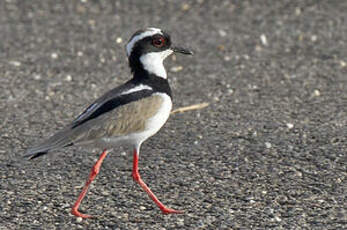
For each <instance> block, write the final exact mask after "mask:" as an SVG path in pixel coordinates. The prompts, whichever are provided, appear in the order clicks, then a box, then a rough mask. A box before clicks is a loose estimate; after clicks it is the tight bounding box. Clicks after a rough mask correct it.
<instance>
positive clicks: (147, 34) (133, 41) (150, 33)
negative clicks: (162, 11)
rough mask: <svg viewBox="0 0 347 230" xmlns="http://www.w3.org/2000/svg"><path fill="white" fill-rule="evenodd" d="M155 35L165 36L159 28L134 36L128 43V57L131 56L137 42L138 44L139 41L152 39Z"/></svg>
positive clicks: (149, 29)
mask: <svg viewBox="0 0 347 230" xmlns="http://www.w3.org/2000/svg"><path fill="white" fill-rule="evenodd" d="M154 34H163V33H162V32H161V30H160V29H157V28H147V29H146V31H144V32H143V33H141V34H139V35H136V36H134V37H133V38H132V39H131V40H130V41H129V42H128V44H127V47H126V48H127V55H128V57H129V56H130V54H131V51H132V50H133V48H134V45H135V44H136V42H138V41H139V40H141V39H143V38H145V37H151V36H153V35H154Z"/></svg>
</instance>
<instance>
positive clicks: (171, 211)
mask: <svg viewBox="0 0 347 230" xmlns="http://www.w3.org/2000/svg"><path fill="white" fill-rule="evenodd" d="M160 210H161V211H162V212H163V214H166V215H167V214H182V213H184V211H181V210H175V209H172V208H167V207H163V208H161V209H160Z"/></svg>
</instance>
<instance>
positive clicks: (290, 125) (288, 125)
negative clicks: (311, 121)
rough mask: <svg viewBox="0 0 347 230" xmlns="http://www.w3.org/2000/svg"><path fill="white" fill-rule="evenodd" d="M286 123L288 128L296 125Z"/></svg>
mask: <svg viewBox="0 0 347 230" xmlns="http://www.w3.org/2000/svg"><path fill="white" fill-rule="evenodd" d="M286 125H287V127H288V129H292V128H293V127H294V125H293V124H292V123H287V124H286Z"/></svg>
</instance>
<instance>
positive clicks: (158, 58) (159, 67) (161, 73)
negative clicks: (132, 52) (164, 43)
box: [140, 49, 173, 79]
mask: <svg viewBox="0 0 347 230" xmlns="http://www.w3.org/2000/svg"><path fill="white" fill-rule="evenodd" d="M172 53H173V51H172V50H171V49H168V50H164V51H162V52H152V53H147V54H144V55H142V56H141V57H140V62H141V63H142V65H143V68H144V69H145V70H147V71H148V72H149V73H153V74H155V75H157V76H158V77H162V78H164V79H166V78H167V73H166V70H165V67H164V64H163V61H164V59H165V58H167V57H168V56H170V55H171V54H172Z"/></svg>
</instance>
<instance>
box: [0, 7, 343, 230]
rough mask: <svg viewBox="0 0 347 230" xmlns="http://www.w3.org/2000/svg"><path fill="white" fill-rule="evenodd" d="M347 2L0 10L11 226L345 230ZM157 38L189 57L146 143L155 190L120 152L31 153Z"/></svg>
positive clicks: (1, 213) (0, 105)
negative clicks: (139, 45)
mask: <svg viewBox="0 0 347 230" xmlns="http://www.w3.org/2000/svg"><path fill="white" fill-rule="evenodd" d="M346 12H347V2H346V1H340V0H331V1H318V0H303V1H293V0H281V1H275V0H273V1H270V0H268V1H263V0H262V1H250V0H249V1H246V0H245V1H224V0H216V1H208V0H196V1H163V0H151V1H149V0H148V1H135V0H133V1H115V2H111V1H106V0H104V1H92V0H84V1H68V0H65V1H53V0H51V1H36V0H33V1H20V0H6V1H5V0H4V1H1V2H0V34H1V40H0V111H1V113H0V121H1V123H0V178H1V183H0V202H1V203H0V229H1V230H2V229H346V228H347V211H346V204H347V197H346V196H347V195H346V194H347V193H346V187H347V186H346V184H347V183H346V176H347V167H346V162H347V157H346V155H347V154H346V149H347V141H346V139H347V138H346V137H347V128H346V127H347V25H346V22H347V13H346ZM147 26H156V27H160V28H164V29H166V30H168V31H170V32H171V35H172V37H173V39H174V41H176V42H177V43H180V44H182V45H184V46H187V47H191V48H193V49H194V50H195V52H196V55H195V56H193V57H186V56H177V57H176V58H175V57H174V58H170V59H169V60H167V61H166V67H167V69H168V73H169V78H170V81H171V85H172V89H173V92H174V99H175V101H174V107H175V108H178V107H180V106H187V105H191V104H195V103H202V102H209V103H210V105H209V106H208V107H207V108H204V109H201V110H195V111H189V112H185V113H182V114H175V115H173V116H171V118H170V119H169V121H168V122H167V124H166V125H165V127H164V128H163V129H162V130H161V131H160V132H159V133H158V134H157V135H156V136H154V137H153V138H151V139H150V140H148V141H147V142H145V144H144V145H143V148H142V154H141V158H140V171H141V173H142V176H143V179H144V181H146V182H147V183H148V185H149V186H150V187H151V188H152V189H153V191H154V192H155V193H156V194H157V195H158V197H159V198H160V199H161V200H162V201H163V203H165V204H167V205H168V206H169V207H172V208H177V209H183V210H185V214H182V215H162V214H161V213H160V212H159V211H158V209H157V208H156V207H155V206H154V204H153V203H152V201H150V200H149V199H148V197H147V196H146V195H145V193H144V192H142V191H141V189H140V188H139V186H137V185H136V184H135V183H134V182H133V181H132V178H131V167H132V165H131V161H132V159H131V158H132V157H131V154H125V152H126V151H127V152H129V150H128V149H114V150H113V151H112V154H110V155H109V156H108V157H107V159H106V160H105V162H104V164H103V167H102V169H101V172H100V174H99V176H98V177H97V179H96V180H95V181H94V182H93V185H92V187H91V189H90V191H89V193H88V195H87V197H86V199H85V200H84V202H83V203H82V206H81V210H82V211H83V212H86V213H88V214H93V215H94V216H96V217H97V218H96V219H89V220H81V219H79V218H76V217H74V216H72V215H71V214H70V213H69V212H70V207H71V205H72V204H73V202H74V201H75V199H76V198H77V195H78V193H79V192H80V190H81V187H82V186H83V184H84V181H85V179H86V177H87V175H88V173H89V170H90V167H91V166H92V164H93V162H94V161H95V160H96V159H97V157H98V154H99V153H100V150H90V149H83V148H69V149H64V150H61V151H57V152H55V153H53V154H50V155H48V156H45V157H42V158H39V159H37V160H33V161H25V160H23V159H22V158H21V157H20V155H21V154H22V153H23V151H24V149H25V148H26V147H28V146H30V145H32V144H34V143H36V142H38V141H39V140H40V139H41V138H45V137H47V136H49V135H51V134H53V133H54V132H55V131H56V130H58V129H61V128H62V127H63V126H64V125H65V124H67V123H68V122H69V121H71V120H72V119H73V118H74V117H75V116H77V115H78V114H79V112H81V111H82V110H83V109H84V108H85V107H86V106H87V105H88V104H89V103H90V102H92V101H93V100H94V99H95V98H97V97H98V96H100V95H102V94H103V92H105V91H106V90H108V89H111V88H113V87H115V86H117V85H119V84H121V83H122V82H124V81H126V80H127V79H128V78H129V76H130V72H129V69H128V67H127V60H126V57H125V49H124V46H125V44H126V41H127V40H128V38H129V37H130V36H131V34H132V33H133V32H134V31H136V30H137V29H139V28H143V27H147Z"/></svg>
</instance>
